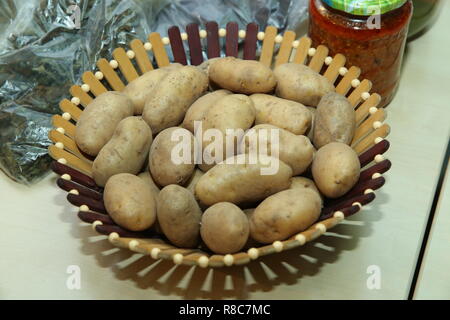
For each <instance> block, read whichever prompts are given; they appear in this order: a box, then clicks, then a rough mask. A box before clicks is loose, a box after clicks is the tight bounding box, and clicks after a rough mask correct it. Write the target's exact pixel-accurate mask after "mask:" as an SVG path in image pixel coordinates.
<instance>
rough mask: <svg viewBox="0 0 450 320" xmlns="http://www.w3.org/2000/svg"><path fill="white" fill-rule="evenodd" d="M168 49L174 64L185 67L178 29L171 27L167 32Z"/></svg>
mask: <svg viewBox="0 0 450 320" xmlns="http://www.w3.org/2000/svg"><path fill="white" fill-rule="evenodd" d="M168 34H169V39H170V47H171V48H172V53H173V59H174V61H175V62H178V63H181V64H183V65H187V60H186V52H185V51H184V46H183V40H182V39H181V34H180V29H179V28H178V27H177V26H172V27H170V28H169V30H168Z"/></svg>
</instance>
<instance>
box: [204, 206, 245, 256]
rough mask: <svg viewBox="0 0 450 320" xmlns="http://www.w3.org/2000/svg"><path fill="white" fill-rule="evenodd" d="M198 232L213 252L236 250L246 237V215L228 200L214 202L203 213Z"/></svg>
mask: <svg viewBox="0 0 450 320" xmlns="http://www.w3.org/2000/svg"><path fill="white" fill-rule="evenodd" d="M200 234H201V236H202V240H203V242H204V243H205V244H206V246H207V247H208V248H209V249H210V250H211V251H213V252H215V253H218V254H229V253H235V252H238V251H239V250H241V249H242V248H243V247H244V245H245V244H246V242H247V239H248V235H249V223H248V219H247V216H246V215H245V213H244V212H243V211H242V210H241V209H240V208H239V207H238V206H236V205H234V204H232V203H230V202H219V203H216V204H215V205H213V206H211V207H209V208H208V209H207V210H206V211H205V213H204V214H203V217H202V223H201V227H200Z"/></svg>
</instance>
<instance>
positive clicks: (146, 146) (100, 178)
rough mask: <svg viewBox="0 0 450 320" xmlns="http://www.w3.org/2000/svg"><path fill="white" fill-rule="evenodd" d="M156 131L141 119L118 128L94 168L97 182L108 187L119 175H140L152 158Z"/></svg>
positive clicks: (130, 121) (132, 120) (121, 123)
mask: <svg viewBox="0 0 450 320" xmlns="http://www.w3.org/2000/svg"><path fill="white" fill-rule="evenodd" d="M151 143H152V131H151V130H150V127H149V126H148V125H147V124H146V123H145V121H144V120H142V118H141V117H128V118H125V119H123V120H122V121H120V122H119V124H118V125H117V128H116V130H115V131H114V135H113V137H112V138H111V140H109V142H108V143H107V144H106V145H105V146H104V147H103V148H102V150H100V153H99V154H98V156H97V157H96V158H95V160H94V163H93V165H92V175H93V177H94V180H95V183H97V185H99V186H104V185H105V183H106V181H108V179H109V178H110V177H111V176H113V175H115V174H118V173H131V174H137V173H138V172H139V171H140V170H141V168H142V166H143V165H144V162H145V160H146V158H147V156H148V153H149V150H150V145H151Z"/></svg>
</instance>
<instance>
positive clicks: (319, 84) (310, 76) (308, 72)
mask: <svg viewBox="0 0 450 320" xmlns="http://www.w3.org/2000/svg"><path fill="white" fill-rule="evenodd" d="M273 73H274V75H275V78H276V80H277V89H276V95H277V96H279V97H281V98H284V99H289V100H292V101H297V102H300V103H302V104H304V105H306V106H310V107H315V106H317V104H318V103H319V101H320V99H321V98H322V96H324V95H325V94H327V93H329V92H334V91H335V88H334V86H333V84H332V83H331V82H330V81H329V80H328V79H327V78H325V77H324V76H322V75H320V74H319V73H317V72H316V71H314V70H312V69H311V68H309V67H307V66H305V65H303V64H298V63H285V64H282V65H280V66H278V67H276V68H275V70H274V71H273Z"/></svg>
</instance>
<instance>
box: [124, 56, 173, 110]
mask: <svg viewBox="0 0 450 320" xmlns="http://www.w3.org/2000/svg"><path fill="white" fill-rule="evenodd" d="M180 67H181V64H179V63H174V64H171V65H169V66H167V67H163V68H158V69H154V70H151V71H147V72H146V73H144V74H143V75H142V76H140V77H139V78H136V79H134V80H133V81H131V82H130V83H129V84H127V86H126V87H125V89H123V91H122V92H123V93H124V94H126V95H127V96H128V97H129V98H130V99H131V101H132V102H133V106H134V114H135V115H141V114H142V112H143V111H144V105H145V101H147V100H148V99H149V98H150V97H151V96H152V95H153V90H154V89H155V88H156V87H157V85H158V84H159V83H160V82H161V80H162V79H164V78H165V77H166V76H167V75H168V74H169V72H170V71H173V70H176V69H177V68H180Z"/></svg>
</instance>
